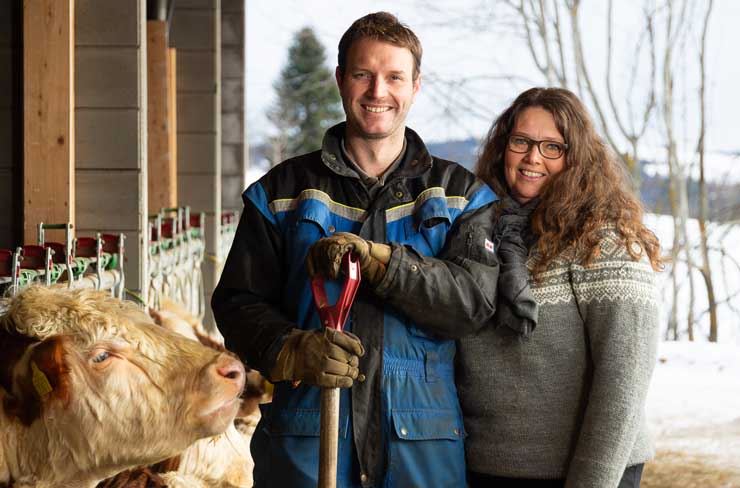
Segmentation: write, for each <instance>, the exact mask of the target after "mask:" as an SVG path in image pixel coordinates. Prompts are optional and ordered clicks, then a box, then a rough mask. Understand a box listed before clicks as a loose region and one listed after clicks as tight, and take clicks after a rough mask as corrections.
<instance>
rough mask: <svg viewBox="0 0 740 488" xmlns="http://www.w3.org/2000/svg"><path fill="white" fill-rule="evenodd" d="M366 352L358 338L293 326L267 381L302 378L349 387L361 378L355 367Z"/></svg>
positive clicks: (324, 330)
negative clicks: (294, 327)
mask: <svg viewBox="0 0 740 488" xmlns="http://www.w3.org/2000/svg"><path fill="white" fill-rule="evenodd" d="M364 355H365V348H363V347H362V343H361V342H360V339H358V338H357V336H355V335H354V334H352V333H350V332H342V331H338V330H335V329H323V330H320V329H316V330H300V329H293V331H292V332H291V333H290V335H289V336H288V337H287V339H285V343H284V344H283V348H282V349H281V350H280V353H279V354H278V357H277V361H276V362H275V366H274V367H273V368H272V371H270V378H269V379H270V381H272V382H277V381H286V380H292V381H305V382H306V383H307V384H309V385H315V386H321V387H325V388H349V387H350V386H352V383H353V381H354V380H356V379H358V378H359V381H363V380H364V375H361V374H360V371H359V369H358V368H357V367H358V366H359V364H360V357H361V356H364Z"/></svg>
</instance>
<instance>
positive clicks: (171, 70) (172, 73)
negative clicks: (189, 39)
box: [167, 47, 178, 207]
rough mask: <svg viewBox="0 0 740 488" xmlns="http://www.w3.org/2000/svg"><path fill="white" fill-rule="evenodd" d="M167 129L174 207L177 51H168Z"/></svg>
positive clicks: (174, 204) (175, 202) (175, 204)
mask: <svg viewBox="0 0 740 488" xmlns="http://www.w3.org/2000/svg"><path fill="white" fill-rule="evenodd" d="M167 61H168V62H167V81H168V83H167V103H168V105H167V109H168V110H167V112H168V113H167V117H168V118H167V127H168V128H169V136H170V163H171V164H170V181H172V182H174V183H173V185H172V189H171V191H172V205H171V206H172V207H174V206H177V205H178V200H177V50H176V49H175V48H174V47H171V48H169V49H168V50H167Z"/></svg>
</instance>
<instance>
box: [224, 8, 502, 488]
mask: <svg viewBox="0 0 740 488" xmlns="http://www.w3.org/2000/svg"><path fill="white" fill-rule="evenodd" d="M421 54H422V50H421V46H420V44H419V41H418V39H417V37H416V35H415V34H414V33H413V32H412V31H411V30H410V29H408V28H407V27H406V26H404V25H403V24H401V23H400V22H399V21H398V19H396V18H395V17H394V16H393V15H391V14H388V13H384V12H379V13H375V14H370V15H367V16H365V17H363V18H361V19H359V20H357V21H356V22H355V23H354V24H353V25H352V26H351V27H350V28H349V30H348V31H347V32H346V33H345V34H344V36H343V37H342V39H341V41H340V43H339V66H338V67H337V69H336V80H337V84H338V85H339V90H340V93H341V96H342V101H343V105H344V111H345V113H346V116H347V121H346V123H342V124H339V125H337V126H335V127H332V128H331V129H329V130H328V131H327V133H326V136H325V138H324V142H323V147H322V149H321V150H320V151H316V152H313V153H310V154H306V155H303V156H299V157H296V158H293V159H290V160H288V161H285V162H283V163H281V164H280V165H278V166H277V167H275V168H273V169H272V170H271V171H270V172H269V173H268V174H267V175H265V176H264V177H263V178H262V179H260V180H259V181H258V182H257V183H255V184H253V185H252V186H250V187H249V188H248V189H247V190H246V191H245V193H244V204H245V208H244V213H243V214H242V218H241V222H240V223H239V228H238V230H237V233H236V237H235V240H234V244H233V247H232V249H231V252H230V254H229V257H228V260H227V262H226V266H225V268H224V272H223V275H222V277H221V281H220V283H219V285H218V287H217V289H216V291H215V293H214V296H213V303H212V305H213V310H214V313H215V316H216V320H217V322H218V325H219V327H220V329H221V331H222V333H223V334H224V337H225V338H226V345H227V347H228V348H229V349H230V350H233V351H235V352H237V353H238V354H239V355H240V356H241V357H242V358H243V359H244V360H245V361H246V362H247V363H248V364H249V365H250V366H251V367H254V368H256V369H258V370H259V371H261V372H262V373H263V374H264V375H265V376H267V377H268V378H269V379H270V380H271V381H273V382H275V390H274V396H273V401H272V403H271V404H270V405H267V406H266V408H264V409H263V416H262V419H261V420H260V424H259V426H258V427H257V430H256V431H255V434H254V437H253V441H252V455H253V457H254V460H255V472H254V478H255V486H257V487H265V486H281V487H282V486H286V487H287V486H290V487H296V486H306V487H308V486H311V487H314V486H316V479H317V475H318V452H319V448H318V447H319V437H318V436H319V397H320V389H319V388H317V387H316V386H323V387H337V386H338V387H342V388H345V389H343V390H342V394H341V408H340V423H339V425H340V433H339V437H340V438H339V457H338V486H343V487H344V486H364V487H369V486H399V487H406V486H435V487H437V486H455V487H459V486H465V462H464V451H463V438H464V437H465V432H464V429H463V424H462V418H461V413H460V407H459V404H458V400H457V395H456V390H455V384H454V374H453V358H454V355H455V343H454V338H456V337H460V336H462V335H464V334H467V333H470V332H472V331H474V330H477V329H478V328H479V327H481V326H482V325H483V324H484V323H485V322H487V321H488V320H489V319H490V318H491V317H492V316H493V313H494V310H495V302H496V299H495V297H496V280H497V277H498V261H497V258H496V255H495V254H494V252H493V244H492V243H491V242H490V241H489V240H488V238H489V237H490V236H491V231H492V224H493V217H492V211H491V203H492V202H493V201H494V200H495V199H496V197H495V195H494V194H493V193H492V192H491V190H490V189H489V188H488V187H486V186H485V185H483V184H482V183H480V181H478V180H476V178H475V177H474V176H473V175H472V174H470V173H469V172H468V171H466V170H465V169H463V168H462V167H460V166H459V165H457V164H455V163H451V162H448V161H443V160H440V159H437V158H434V157H431V156H430V155H429V153H428V152H427V150H426V148H425V146H424V143H423V142H422V140H421V139H420V138H419V136H418V135H417V134H416V133H415V132H413V131H412V130H411V129H408V128H406V127H405V120H406V115H407V114H408V111H409V109H410V108H411V105H412V104H413V102H414V99H415V97H416V95H417V94H418V92H419V90H420V88H421V74H420V67H421ZM322 238H323V239H322ZM320 239H321V240H320ZM385 243H391V244H390V245H388V244H385ZM350 250H351V251H354V252H356V253H357V254H358V255H359V257H360V261H361V268H362V283H361V287H360V290H359V292H358V295H357V298H356V300H355V304H354V306H353V308H352V311H351V314H350V319H349V320H348V321H347V324H346V325H345V330H351V332H352V333H353V334H352V333H333V332H332V333H324V332H323V331H322V330H321V324H320V323H319V320H318V317H317V313H316V311H315V309H314V306H313V302H312V298H311V291H310V285H309V271H308V270H307V267H308V268H310V271H311V273H321V274H323V275H325V276H327V277H329V278H335V277H339V278H341V276H338V274H339V263H340V261H341V257H342V255H343V254H344V253H346V252H348V251H350ZM307 256H308V259H307ZM306 261H307V265H308V266H307V267H306V266H304V262H306ZM340 285H341V283H339V282H338V281H331V280H327V289H328V293H329V295H330V297H331V298H333V297H335V296H336V294H337V290H338V289H339V287H340ZM363 378H365V379H364V381H358V380H362V379H363ZM297 380H300V383H297ZM350 386H351V388H348V387H350Z"/></svg>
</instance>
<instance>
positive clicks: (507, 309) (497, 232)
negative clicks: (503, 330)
mask: <svg viewBox="0 0 740 488" xmlns="http://www.w3.org/2000/svg"><path fill="white" fill-rule="evenodd" d="M503 204H504V210H503V213H502V214H501V216H500V217H499V219H498V221H497V222H496V225H495V226H494V242H495V243H497V244H498V246H497V248H498V249H497V251H496V253H497V255H498V257H499V261H500V263H501V264H500V272H499V281H498V297H499V300H498V305H497V307H496V317H495V321H496V324H497V325H505V326H507V327H509V328H510V329H513V330H515V331H517V332H519V333H520V334H522V335H524V336H526V335H528V334H530V333H531V332H532V331H533V330H534V328H535V327H536V326H537V318H538V313H539V307H538V305H537V302H536V301H535V299H534V295H533V294H532V289H531V288H530V286H529V271H528V270H527V266H526V263H527V258H528V257H529V245H528V244H527V242H531V241H532V233H531V231H530V217H531V214H532V211H533V210H534V208H535V207H536V205H537V202H536V201H535V202H529V203H528V204H527V205H524V206H521V205H519V204H517V203H516V202H514V201H513V200H510V199H506V200H505V201H504V202H503Z"/></svg>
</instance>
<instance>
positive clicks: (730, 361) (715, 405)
mask: <svg viewBox="0 0 740 488" xmlns="http://www.w3.org/2000/svg"><path fill="white" fill-rule="evenodd" d="M739 353H740V348H738V347H737V346H736V345H734V344H716V343H708V342H693V343H690V342H662V343H661V344H660V345H659V348H658V362H657V364H656V367H655V372H654V374H653V380H652V383H651V385H650V390H649V391H648V397H647V416H648V423H649V425H650V429H651V431H652V433H653V435H654V439H655V446H656V450H657V457H656V458H655V459H654V460H653V461H652V462H651V463H650V464H649V465H648V467H647V468H646V472H645V476H646V477H645V478H644V481H645V483H644V485H645V486H646V488H667V487H671V488H676V487H697V488H699V487H701V488H715V487H716V488H724V487H729V488H732V487H734V488H737V487H740V354H739Z"/></svg>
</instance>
